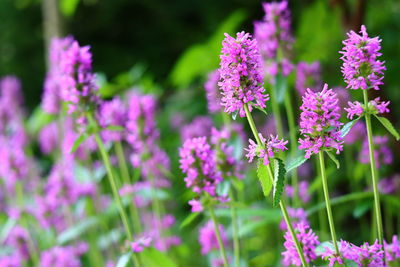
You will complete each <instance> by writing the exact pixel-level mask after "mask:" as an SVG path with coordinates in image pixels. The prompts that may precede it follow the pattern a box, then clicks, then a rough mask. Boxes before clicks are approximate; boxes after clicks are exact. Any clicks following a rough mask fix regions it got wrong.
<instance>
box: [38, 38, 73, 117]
mask: <svg viewBox="0 0 400 267" xmlns="http://www.w3.org/2000/svg"><path fill="white" fill-rule="evenodd" d="M73 42H74V39H73V38H72V37H71V36H67V37H64V38H53V39H52V40H51V44H50V49H49V71H48V73H47V75H46V79H45V82H44V90H43V95H42V103H41V106H42V108H43V110H44V111H45V112H47V113H50V114H57V113H59V112H60V109H61V102H62V99H61V88H62V85H61V80H62V79H61V75H62V74H61V72H60V61H61V57H62V53H63V52H64V51H66V50H67V49H68V48H69V47H70V46H71V45H72V43H73Z"/></svg>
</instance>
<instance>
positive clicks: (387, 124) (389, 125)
mask: <svg viewBox="0 0 400 267" xmlns="http://www.w3.org/2000/svg"><path fill="white" fill-rule="evenodd" d="M374 116H375V118H377V119H378V120H379V122H380V123H381V124H382V125H383V126H384V127H385V128H386V130H388V131H389V133H391V134H392V135H393V136H394V138H396V140H397V141H399V139H400V134H399V132H397V130H396V129H395V128H394V126H393V124H392V123H391V122H390V121H389V120H388V119H386V118H385V117H379V116H376V115H374Z"/></svg>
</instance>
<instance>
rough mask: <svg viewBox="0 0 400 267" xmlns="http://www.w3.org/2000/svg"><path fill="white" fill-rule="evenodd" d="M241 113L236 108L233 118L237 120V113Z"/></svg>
mask: <svg viewBox="0 0 400 267" xmlns="http://www.w3.org/2000/svg"><path fill="white" fill-rule="evenodd" d="M238 114H239V110H236V111H235V112H233V113H232V120H234V121H235V120H236V118H237V115H238Z"/></svg>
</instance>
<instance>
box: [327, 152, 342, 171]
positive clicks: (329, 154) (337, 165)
mask: <svg viewBox="0 0 400 267" xmlns="http://www.w3.org/2000/svg"><path fill="white" fill-rule="evenodd" d="M325 152H326V154H328V156H329V158H330V159H331V160H332V161H333V162H334V163H335V164H336V169H339V168H340V162H339V160H338V159H337V158H336V157H335V155H334V154H333V153H332V152H331V151H325Z"/></svg>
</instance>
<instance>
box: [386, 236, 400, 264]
mask: <svg viewBox="0 0 400 267" xmlns="http://www.w3.org/2000/svg"><path fill="white" fill-rule="evenodd" d="M384 247H385V253H386V255H385V256H386V260H387V261H389V262H392V261H396V260H397V259H399V258H400V241H399V239H398V237H397V235H394V236H393V237H392V243H391V244H388V243H387V242H386V241H385V246H384Z"/></svg>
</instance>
